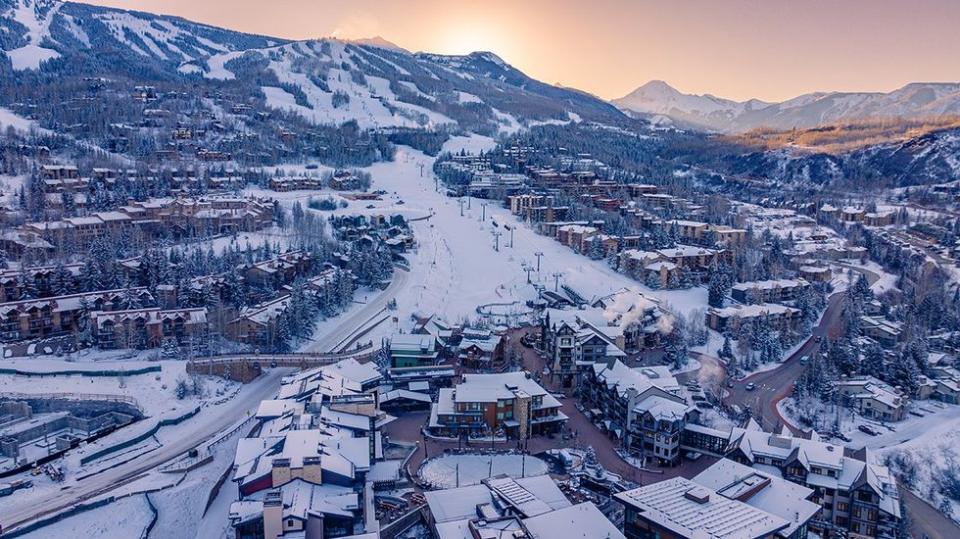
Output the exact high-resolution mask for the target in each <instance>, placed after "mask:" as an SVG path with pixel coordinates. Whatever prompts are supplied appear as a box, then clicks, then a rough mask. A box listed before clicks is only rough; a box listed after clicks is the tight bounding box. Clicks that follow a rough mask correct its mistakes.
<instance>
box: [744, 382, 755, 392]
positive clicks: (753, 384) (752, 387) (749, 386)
mask: <svg viewBox="0 0 960 539" xmlns="http://www.w3.org/2000/svg"><path fill="white" fill-rule="evenodd" d="M754 389H757V384H755V383H753V382H750V383H749V384H747V386H746V390H747V391H753V390H754Z"/></svg>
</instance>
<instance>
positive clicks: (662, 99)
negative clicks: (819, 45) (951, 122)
mask: <svg viewBox="0 0 960 539" xmlns="http://www.w3.org/2000/svg"><path fill="white" fill-rule="evenodd" d="M613 103H614V104H616V105H617V106H618V107H620V108H621V109H623V110H626V111H631V112H633V113H638V114H641V115H663V116H668V117H670V118H672V119H674V120H676V121H677V122H680V123H682V124H687V125H691V126H695V127H699V128H702V129H708V130H712V131H721V132H726V133H737V132H743V131H748V130H750V129H755V128H757V127H769V128H773V129H784V130H785V129H793V128H810V127H817V126H821V125H827V124H835V123H838V122H850V121H857V120H862V119H865V118H876V117H923V116H939V115H945V114H951V115H953V114H960V83H912V84H908V85H906V86H904V87H903V88H900V89H897V90H894V91H892V92H889V93H881V92H817V93H811V94H804V95H801V96H798V97H795V98H793V99H790V100H787V101H783V102H781V103H766V102H763V101H759V100H756V99H751V100H749V101H732V100H729V99H723V98H719V97H715V96H712V95H691V94H684V93H681V92H679V91H678V90H676V89H674V88H673V87H671V86H670V85H668V84H666V83H665V82H662V81H652V82H649V83H647V84H645V85H643V86H641V87H640V88H637V89H636V90H635V91H633V92H631V93H630V94H628V95H626V96H624V97H622V98H620V99H616V100H614V101H613Z"/></svg>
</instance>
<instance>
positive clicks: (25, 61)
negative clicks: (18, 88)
mask: <svg viewBox="0 0 960 539" xmlns="http://www.w3.org/2000/svg"><path fill="white" fill-rule="evenodd" d="M62 6H63V4H60V3H54V4H53V7H51V8H50V9H48V10H46V12H45V13H43V14H42V15H41V14H40V13H39V11H40V10H41V8H42V6H39V5H34V4H33V3H28V2H17V3H15V4H14V7H13V9H11V10H10V12H9V14H10V15H12V16H13V19H14V20H16V21H17V22H19V23H20V24H22V25H23V26H24V27H26V29H27V35H26V37H27V44H26V45H24V46H23V47H20V48H18V49H12V50H9V51H6V54H7V57H9V58H10V63H11V65H12V67H13V69H14V70H15V71H23V70H26V69H34V70H35V69H40V64H42V63H44V62H46V61H48V60H52V59H54V58H59V57H60V53H59V52H57V51H55V50H53V49H48V48H45V47H41V46H40V44H41V43H42V42H43V41H44V40H45V39H47V38H49V37H50V23H52V22H53V18H54V16H56V14H57V12H58V11H60V8H61V7H62Z"/></svg>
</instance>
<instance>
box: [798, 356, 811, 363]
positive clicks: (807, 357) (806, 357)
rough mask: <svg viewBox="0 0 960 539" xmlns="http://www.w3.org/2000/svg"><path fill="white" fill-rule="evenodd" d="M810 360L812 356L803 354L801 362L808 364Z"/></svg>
mask: <svg viewBox="0 0 960 539" xmlns="http://www.w3.org/2000/svg"><path fill="white" fill-rule="evenodd" d="M809 362H810V356H802V357H801V358H800V364H801V365H806V364H807V363H809Z"/></svg>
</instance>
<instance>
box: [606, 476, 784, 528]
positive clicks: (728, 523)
mask: <svg viewBox="0 0 960 539" xmlns="http://www.w3.org/2000/svg"><path fill="white" fill-rule="evenodd" d="M616 498H617V499H618V500H619V501H620V502H621V503H623V504H625V505H629V506H632V507H635V508H637V509H639V510H640V513H639V518H641V519H644V520H647V521H650V522H652V523H654V524H656V525H658V526H661V527H663V528H666V529H668V530H670V531H671V532H673V533H675V534H676V535H677V536H679V537H691V538H693V537H695V538H703V539H755V538H757V537H766V536H768V535H772V534H774V533H776V532H778V531H780V530H783V529H785V528H787V527H789V526H790V522H789V521H787V520H786V519H784V518H781V517H779V516H776V515H773V514H771V513H768V512H766V511H763V510H761V509H757V508H755V507H752V506H750V505H748V504H745V503H743V502H740V501H737V500H731V499H729V498H726V497H724V496H721V495H719V494H717V492H716V491H714V490H712V489H710V488H707V487H705V486H703V485H701V484H699V483H695V482H693V481H691V480H689V479H684V478H682V477H676V478H673V479H667V480H666V481H660V482H659V483H654V484H652V485H647V486H645V487H640V488H637V489H634V490H630V491H627V492H621V493H619V494H617V495H616Z"/></svg>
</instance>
